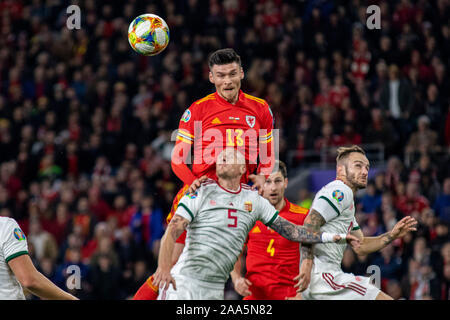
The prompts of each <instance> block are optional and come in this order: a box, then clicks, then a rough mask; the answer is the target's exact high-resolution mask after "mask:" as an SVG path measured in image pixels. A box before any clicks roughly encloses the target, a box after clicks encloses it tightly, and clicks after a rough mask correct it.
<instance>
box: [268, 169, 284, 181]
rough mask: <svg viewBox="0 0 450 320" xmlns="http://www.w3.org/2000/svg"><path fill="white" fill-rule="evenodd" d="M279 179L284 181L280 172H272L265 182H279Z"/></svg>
mask: <svg viewBox="0 0 450 320" xmlns="http://www.w3.org/2000/svg"><path fill="white" fill-rule="evenodd" d="M280 179H284V177H283V175H282V174H281V172H280V171H277V172H274V173H272V174H271V175H270V176H269V177H268V178H267V180H271V181H275V180H280Z"/></svg>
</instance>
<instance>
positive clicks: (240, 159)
mask: <svg viewBox="0 0 450 320" xmlns="http://www.w3.org/2000/svg"><path fill="white" fill-rule="evenodd" d="M244 172H245V158H244V156H243V155H242V153H240V152H239V151H238V150H235V149H233V148H227V149H225V150H223V151H222V152H221V153H220V154H219V156H218V157H217V161H216V174H217V177H219V178H222V179H234V178H237V177H240V176H241V175H242V174H244Z"/></svg>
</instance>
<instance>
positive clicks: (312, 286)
mask: <svg viewBox="0 0 450 320" xmlns="http://www.w3.org/2000/svg"><path fill="white" fill-rule="evenodd" d="M337 152H338V155H337V159H336V161H337V164H336V171H337V173H336V180H334V181H332V182H330V183H328V184H327V185H325V186H324V187H323V188H322V189H320V190H319V192H317V194H316V196H315V197H314V200H313V203H312V205H311V208H310V212H309V214H308V216H307V217H306V219H305V221H304V224H303V225H304V226H305V227H307V228H312V229H314V230H316V231H319V230H320V231H322V232H329V233H347V232H350V234H352V235H354V236H355V237H357V238H358V239H359V240H360V242H361V245H360V246H359V247H358V248H353V250H355V252H356V253H357V254H361V255H367V254H369V253H371V252H374V251H377V250H380V249H382V248H384V247H385V246H387V245H388V244H389V243H391V242H392V241H393V240H395V239H397V238H401V237H403V236H404V235H406V234H407V233H408V232H410V231H415V230H416V224H417V222H416V220H415V219H414V218H412V217H405V218H403V219H402V220H400V221H399V222H398V223H397V224H396V225H395V226H394V228H393V229H392V230H391V231H389V232H387V233H385V234H382V235H380V236H378V237H364V234H363V233H362V232H361V230H360V228H359V226H358V224H357V222H356V220H355V204H354V200H353V195H354V194H355V193H356V191H357V190H359V189H363V188H365V187H366V185H367V177H368V172H369V160H368V159H367V157H366V156H365V152H364V150H363V149H362V148H360V147H359V146H356V145H354V146H351V147H340V148H339V149H338V150H337ZM312 247H313V248H312ZM345 248H346V244H345V243H339V242H338V243H320V244H316V245H314V246H311V245H302V249H301V253H302V266H303V264H305V266H307V265H308V264H309V265H310V264H311V262H312V261H313V268H312V271H311V273H310V274H309V270H311V269H310V268H306V267H305V268H303V267H301V268H300V274H299V276H298V278H299V282H298V283H297V286H298V291H297V292H302V291H303V293H302V297H303V299H305V300H307V299H317V300H325V299H330V300H338V299H342V300H375V299H377V300H386V299H392V298H391V297H389V296H388V295H387V294H385V293H384V292H382V291H380V290H379V289H378V288H377V287H375V286H374V285H372V284H371V283H370V278H368V277H362V276H355V275H353V274H351V273H344V272H343V271H342V269H341V262H342V258H343V255H344V250H345ZM303 270H308V271H306V272H305V271H303ZM308 284H309V287H308Z"/></svg>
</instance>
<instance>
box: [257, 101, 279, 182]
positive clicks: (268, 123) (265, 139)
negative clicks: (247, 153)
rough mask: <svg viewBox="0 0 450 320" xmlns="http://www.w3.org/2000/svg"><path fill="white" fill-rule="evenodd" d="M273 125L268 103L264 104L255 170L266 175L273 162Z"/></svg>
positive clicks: (271, 168)
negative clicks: (257, 161) (256, 167)
mask: <svg viewBox="0 0 450 320" xmlns="http://www.w3.org/2000/svg"><path fill="white" fill-rule="evenodd" d="M273 125H274V119H273V114H272V111H271V110H270V107H269V105H268V104H266V108H265V112H264V115H263V117H262V123H261V129H262V130H264V131H262V132H261V135H260V137H259V166H258V171H257V172H259V173H262V174H264V175H266V177H267V176H269V175H270V174H271V173H272V170H273V167H274V164H275V152H274V139H273Z"/></svg>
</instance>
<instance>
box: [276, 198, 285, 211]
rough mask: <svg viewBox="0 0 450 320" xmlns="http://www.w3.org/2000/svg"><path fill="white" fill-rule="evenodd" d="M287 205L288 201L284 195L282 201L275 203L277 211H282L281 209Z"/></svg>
mask: <svg viewBox="0 0 450 320" xmlns="http://www.w3.org/2000/svg"><path fill="white" fill-rule="evenodd" d="M285 205H286V201H285V200H284V197H283V198H281V201H280V202H278V203H277V204H276V205H275V209H277V211H278V212H280V211H281V210H283V208H284V206H285Z"/></svg>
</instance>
